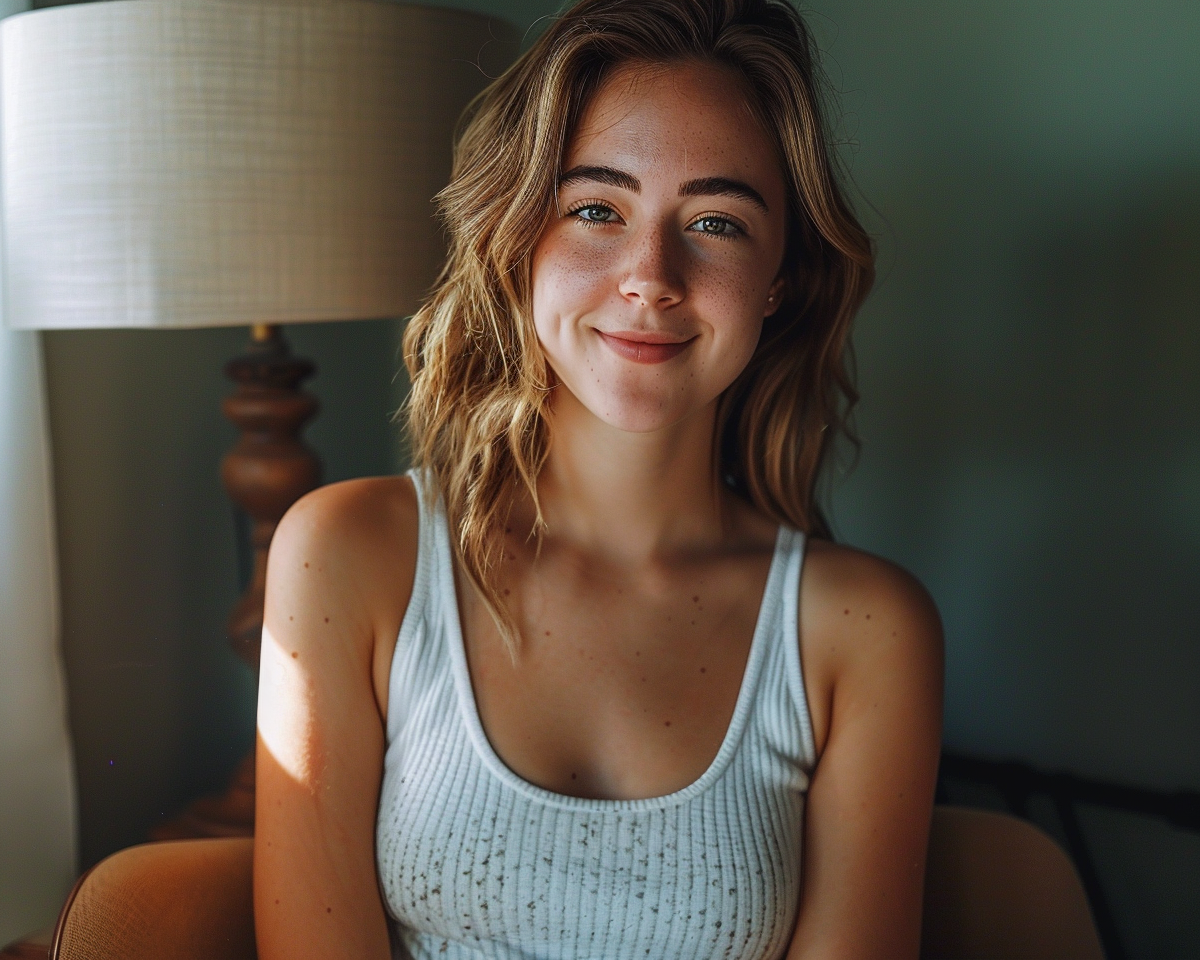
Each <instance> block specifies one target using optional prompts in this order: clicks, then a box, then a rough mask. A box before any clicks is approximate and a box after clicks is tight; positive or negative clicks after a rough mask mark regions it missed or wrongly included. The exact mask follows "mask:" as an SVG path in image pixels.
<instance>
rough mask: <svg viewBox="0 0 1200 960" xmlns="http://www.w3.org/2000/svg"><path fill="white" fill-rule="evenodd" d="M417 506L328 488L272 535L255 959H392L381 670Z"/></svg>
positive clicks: (410, 555) (363, 490) (374, 488)
mask: <svg viewBox="0 0 1200 960" xmlns="http://www.w3.org/2000/svg"><path fill="white" fill-rule="evenodd" d="M415 504H416V501H415V495H414V494H413V492H412V488H411V486H410V485H409V484H408V483H407V481H404V480H400V479H386V480H369V481H353V482H351V483H347V484H337V485H334V486H331V487H325V488H322V489H320V490H317V491H315V492H314V493H312V494H309V495H308V496H307V497H305V498H304V499H302V500H301V501H300V502H299V503H298V504H296V506H295V507H293V508H292V510H291V511H290V512H289V513H288V514H287V516H286V517H284V519H283V521H282V523H281V524H280V526H279V529H278V530H277V531H276V534H275V539H274V541H273V543H272V547H271V554H270V562H269V565H268V572H267V601H266V619H265V626H264V630H263V643H262V661H261V675H260V682H259V699H258V747H257V790H256V794H257V796H256V812H255V843H254V913H255V929H256V935H257V940H258V953H259V956H260V957H261V958H262V960H282V958H287V960H305V958H328V957H333V956H353V957H357V958H361V960H387V958H388V957H390V953H389V946H388V935H387V925H386V920H385V914H384V909H383V904H382V901H381V899H380V894H379V888H378V883H377V879H376V871H375V817H376V813H377V807H378V800H379V786H380V781H381V778H382V772H383V752H384V727H383V719H382V718H383V716H384V715H385V712H386V702H385V698H386V673H387V663H388V662H390V655H391V645H392V644H394V642H395V637H396V632H397V631H398V629H399V624H400V620H401V618H402V616H403V612H404V609H405V607H406V606H407V603H408V596H409V593H410V592H411V584H412V576H413V569H414V566H415V552H416V548H415V544H416V505H415ZM381 645H384V646H383V647H382V648H381ZM381 668H382V673H381Z"/></svg>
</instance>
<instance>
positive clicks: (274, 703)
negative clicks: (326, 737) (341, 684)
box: [258, 628, 325, 795]
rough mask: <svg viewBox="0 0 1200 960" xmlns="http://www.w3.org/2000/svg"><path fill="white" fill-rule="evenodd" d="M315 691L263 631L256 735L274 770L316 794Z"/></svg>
mask: <svg viewBox="0 0 1200 960" xmlns="http://www.w3.org/2000/svg"><path fill="white" fill-rule="evenodd" d="M316 709H317V705H316V688H315V685H314V684H313V682H312V677H311V676H310V675H309V672H308V666H307V664H306V663H305V661H304V659H303V658H302V657H300V656H298V655H297V653H296V651H292V650H287V649H285V648H284V646H283V645H282V644H281V643H280V642H279V641H277V640H276V639H275V638H274V636H272V634H271V631H270V630H268V629H266V628H264V629H263V635H262V656H261V660H260V665H259V684H258V731H259V735H260V736H261V737H262V739H263V744H264V745H265V746H266V748H267V750H269V751H270V753H271V755H272V756H273V757H274V758H275V760H276V761H277V762H278V764H279V766H280V767H281V768H282V769H283V770H284V772H286V773H287V774H288V775H289V776H290V777H292V779H294V780H295V781H296V782H297V783H298V784H300V785H301V786H303V787H305V789H307V790H308V791H309V792H310V793H312V794H314V795H316V794H317V793H318V790H319V787H320V784H321V779H322V775H323V773H324V768H325V755H324V751H323V749H322V746H321V737H320V732H319V729H318V726H317V723H316V720H315V716H316Z"/></svg>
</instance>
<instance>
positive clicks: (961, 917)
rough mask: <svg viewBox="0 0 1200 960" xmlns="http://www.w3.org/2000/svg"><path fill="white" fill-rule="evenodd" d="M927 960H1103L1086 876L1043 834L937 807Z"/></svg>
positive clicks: (978, 813)
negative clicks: (1082, 879)
mask: <svg viewBox="0 0 1200 960" xmlns="http://www.w3.org/2000/svg"><path fill="white" fill-rule="evenodd" d="M921 939H922V944H921V956H922V957H925V958H926V960H1103V958H1104V951H1103V950H1102V949H1101V947H1100V938H1099V937H1098V936H1097V934H1096V927H1095V924H1094V923H1093V922H1092V914H1091V910H1090V909H1089V907H1088V903H1087V897H1086V895H1085V894H1084V892H1083V884H1082V883H1080V880H1079V874H1077V873H1076V872H1075V866H1074V864H1072V863H1071V860H1070V858H1068V857H1067V855H1066V854H1065V853H1064V852H1063V851H1062V848H1061V847H1059V846H1058V844H1056V843H1055V842H1054V841H1053V840H1051V839H1050V838H1049V837H1048V836H1046V834H1044V833H1042V831H1041V830H1039V829H1038V828H1037V827H1035V826H1033V825H1032V824H1030V823H1028V822H1026V821H1025V820H1018V819H1017V818H1016V817H1010V816H1008V815H1007V814H1003V813H993V812H992V811H990V810H969V809H966V808H965V807H937V808H936V809H935V810H934V812H933V829H932V831H931V832H930V836H929V862H928V865H927V866H926V869H925V919H924V931H923V936H922V938H921Z"/></svg>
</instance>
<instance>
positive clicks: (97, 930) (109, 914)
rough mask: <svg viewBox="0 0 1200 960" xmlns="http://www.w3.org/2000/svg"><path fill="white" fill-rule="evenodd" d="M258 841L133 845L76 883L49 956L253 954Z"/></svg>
mask: <svg viewBox="0 0 1200 960" xmlns="http://www.w3.org/2000/svg"><path fill="white" fill-rule="evenodd" d="M253 860H254V841H253V840H252V839H250V838H243V837H238V838H230V839H224V838H223V839H212V840H171V841H164V842H161V843H147V844H143V845H141V846H137V847H129V848H128V849H126V850H121V851H119V852H118V853H114V854H113V855H112V856H111V857H108V858H107V859H106V860H103V861H101V862H100V863H98V864H97V865H96V866H95V867H93V868H92V869H91V870H89V871H88V872H87V873H86V874H85V875H84V876H83V877H81V878H80V880H79V882H78V883H77V884H76V887H75V890H73V891H72V894H71V897H70V898H69V899H68V900H67V903H66V905H65V906H64V907H63V910H62V914H61V915H60V916H59V919H58V926H57V928H56V929H55V934H54V941H53V945H52V947H51V952H50V960H255V958H256V957H257V951H256V949H255V943H254V901H253Z"/></svg>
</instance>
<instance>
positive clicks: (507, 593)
mask: <svg viewBox="0 0 1200 960" xmlns="http://www.w3.org/2000/svg"><path fill="white" fill-rule="evenodd" d="M510 593H512V591H511V590H508V589H505V591H504V595H505V596H506V597H507V596H508V595H509V594H510Z"/></svg>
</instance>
